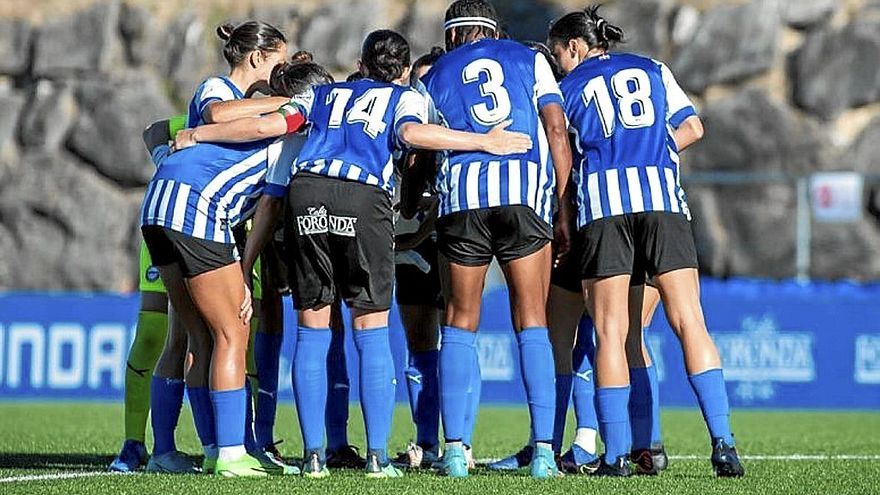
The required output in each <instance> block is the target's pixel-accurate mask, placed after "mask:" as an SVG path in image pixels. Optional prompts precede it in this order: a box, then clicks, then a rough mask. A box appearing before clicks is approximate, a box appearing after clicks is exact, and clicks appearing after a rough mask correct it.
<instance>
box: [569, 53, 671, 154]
mask: <svg viewBox="0 0 880 495" xmlns="http://www.w3.org/2000/svg"><path fill="white" fill-rule="evenodd" d="M611 89H613V90H614V95H615V96H616V97H617V106H618V107H619V108H620V114H619V115H615V112H614V103H613V102H612V101H611V91H609V89H608V85H607V84H606V83H605V78H604V77H603V76H597V77H594V78H593V79H591V80H590V82H588V83H587V85H586V86H585V87H584V92H583V94H582V95H581V96H582V97H583V100H584V104H585V105H586V106H587V107H589V106H590V104H591V103H592V102H593V101H595V102H596V110H598V112H599V119H600V121H601V122H602V129H603V131H604V132H605V137H606V138H608V137H611V135H612V134H613V133H614V126H615V124H616V117H619V118H620V122H621V123H622V124H623V126H624V127H626V128H627V129H640V128H643V127H651V126H652V125H654V120H655V118H656V115H655V112H654V103H653V102H652V101H651V79H650V78H649V77H648V73H647V72H645V71H643V70H642V69H624V70H622V71H620V72H618V73H617V74H614V76H613V77H611Z"/></svg>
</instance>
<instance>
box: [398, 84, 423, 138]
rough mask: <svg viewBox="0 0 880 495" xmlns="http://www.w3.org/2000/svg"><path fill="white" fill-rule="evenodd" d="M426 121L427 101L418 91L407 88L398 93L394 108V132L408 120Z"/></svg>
mask: <svg viewBox="0 0 880 495" xmlns="http://www.w3.org/2000/svg"><path fill="white" fill-rule="evenodd" d="M427 121H428V102H427V100H425V97H424V96H422V95H421V94H420V93H419V92H418V91H416V90H413V89H408V90H406V91H404V92H403V93H402V94H401V95H400V99H398V100H397V106H396V107H395V108H394V129H395V132H396V131H398V130H399V129H400V126H401V125H403V124H406V123H408V122H414V123H416V124H424V123H426V122H427Z"/></svg>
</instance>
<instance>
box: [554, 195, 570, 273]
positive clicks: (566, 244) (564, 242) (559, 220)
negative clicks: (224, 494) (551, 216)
mask: <svg viewBox="0 0 880 495" xmlns="http://www.w3.org/2000/svg"><path fill="white" fill-rule="evenodd" d="M571 215H572V211H571V205H568V204H565V202H563V204H562V205H560V208H559V213H558V214H557V216H556V222H555V224H554V225H553V237H554V241H553V242H554V245H553V248H554V251H556V258H555V259H554V260H553V266H559V264H560V263H562V261H563V260H564V259H565V257H566V256H568V251H569V249H571V228H570V226H571Z"/></svg>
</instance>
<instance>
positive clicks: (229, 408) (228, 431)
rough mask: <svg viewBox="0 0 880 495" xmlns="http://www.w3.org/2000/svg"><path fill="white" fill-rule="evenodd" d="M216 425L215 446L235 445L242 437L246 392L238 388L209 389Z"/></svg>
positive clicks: (237, 444) (240, 443)
mask: <svg viewBox="0 0 880 495" xmlns="http://www.w3.org/2000/svg"><path fill="white" fill-rule="evenodd" d="M211 402H212V403H213V404H214V418H215V421H216V425H217V447H236V446H239V445H242V440H243V439H244V426H245V425H244V422H245V414H246V412H245V410H246V409H247V407H246V405H245V404H246V402H247V392H246V391H245V388H244V387H242V388H240V389H238V390H220V391H215V390H212V391H211Z"/></svg>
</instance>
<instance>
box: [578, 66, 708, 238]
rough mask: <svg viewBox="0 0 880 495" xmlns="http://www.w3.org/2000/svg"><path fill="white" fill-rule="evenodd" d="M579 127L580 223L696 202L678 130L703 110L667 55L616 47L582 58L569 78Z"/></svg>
mask: <svg viewBox="0 0 880 495" xmlns="http://www.w3.org/2000/svg"><path fill="white" fill-rule="evenodd" d="M561 86H562V93H563V95H564V96H565V101H566V103H565V109H566V114H567V115H568V118H569V121H570V125H571V131H572V132H573V133H575V135H576V142H577V147H578V150H577V152H578V154H579V155H580V161H579V163H575V166H574V173H575V180H576V183H577V194H578V198H577V204H578V227H579V228H580V227H583V226H584V225H587V224H589V223H590V222H592V221H594V220H598V219H600V218H605V217H610V216H617V215H625V214H628V213H640V212H645V211H665V212H673V213H680V214H684V215H687V216H688V218H690V210H689V209H688V205H687V201H686V200H685V194H684V190H683V189H682V187H681V183H680V181H679V159H678V149H677V148H676V145H675V141H674V140H673V138H672V130H673V129H675V128H677V127H678V126H680V125H681V123H682V122H684V121H685V119H687V118H688V117H690V116H692V115H696V110H695V109H694V105H693V103H691V101H690V99H688V97H687V95H686V94H685V93H684V91H683V90H682V89H681V87H680V86H679V85H678V83H676V81H675V78H674V77H673V75H672V72H670V70H669V69H668V68H667V67H666V66H665V65H663V64H662V63H660V62H657V61H656V60H652V59H649V58H645V57H641V56H638V55H631V54H626V53H613V54H607V55H602V56H599V57H595V58H591V59H589V60H586V61H584V62H583V63H581V64H580V65H579V66H578V67H577V68H576V69H575V70H573V71H572V72H571V73H570V74H569V75H568V76H567V77H566V78H565V79H563V81H562V83H561Z"/></svg>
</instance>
